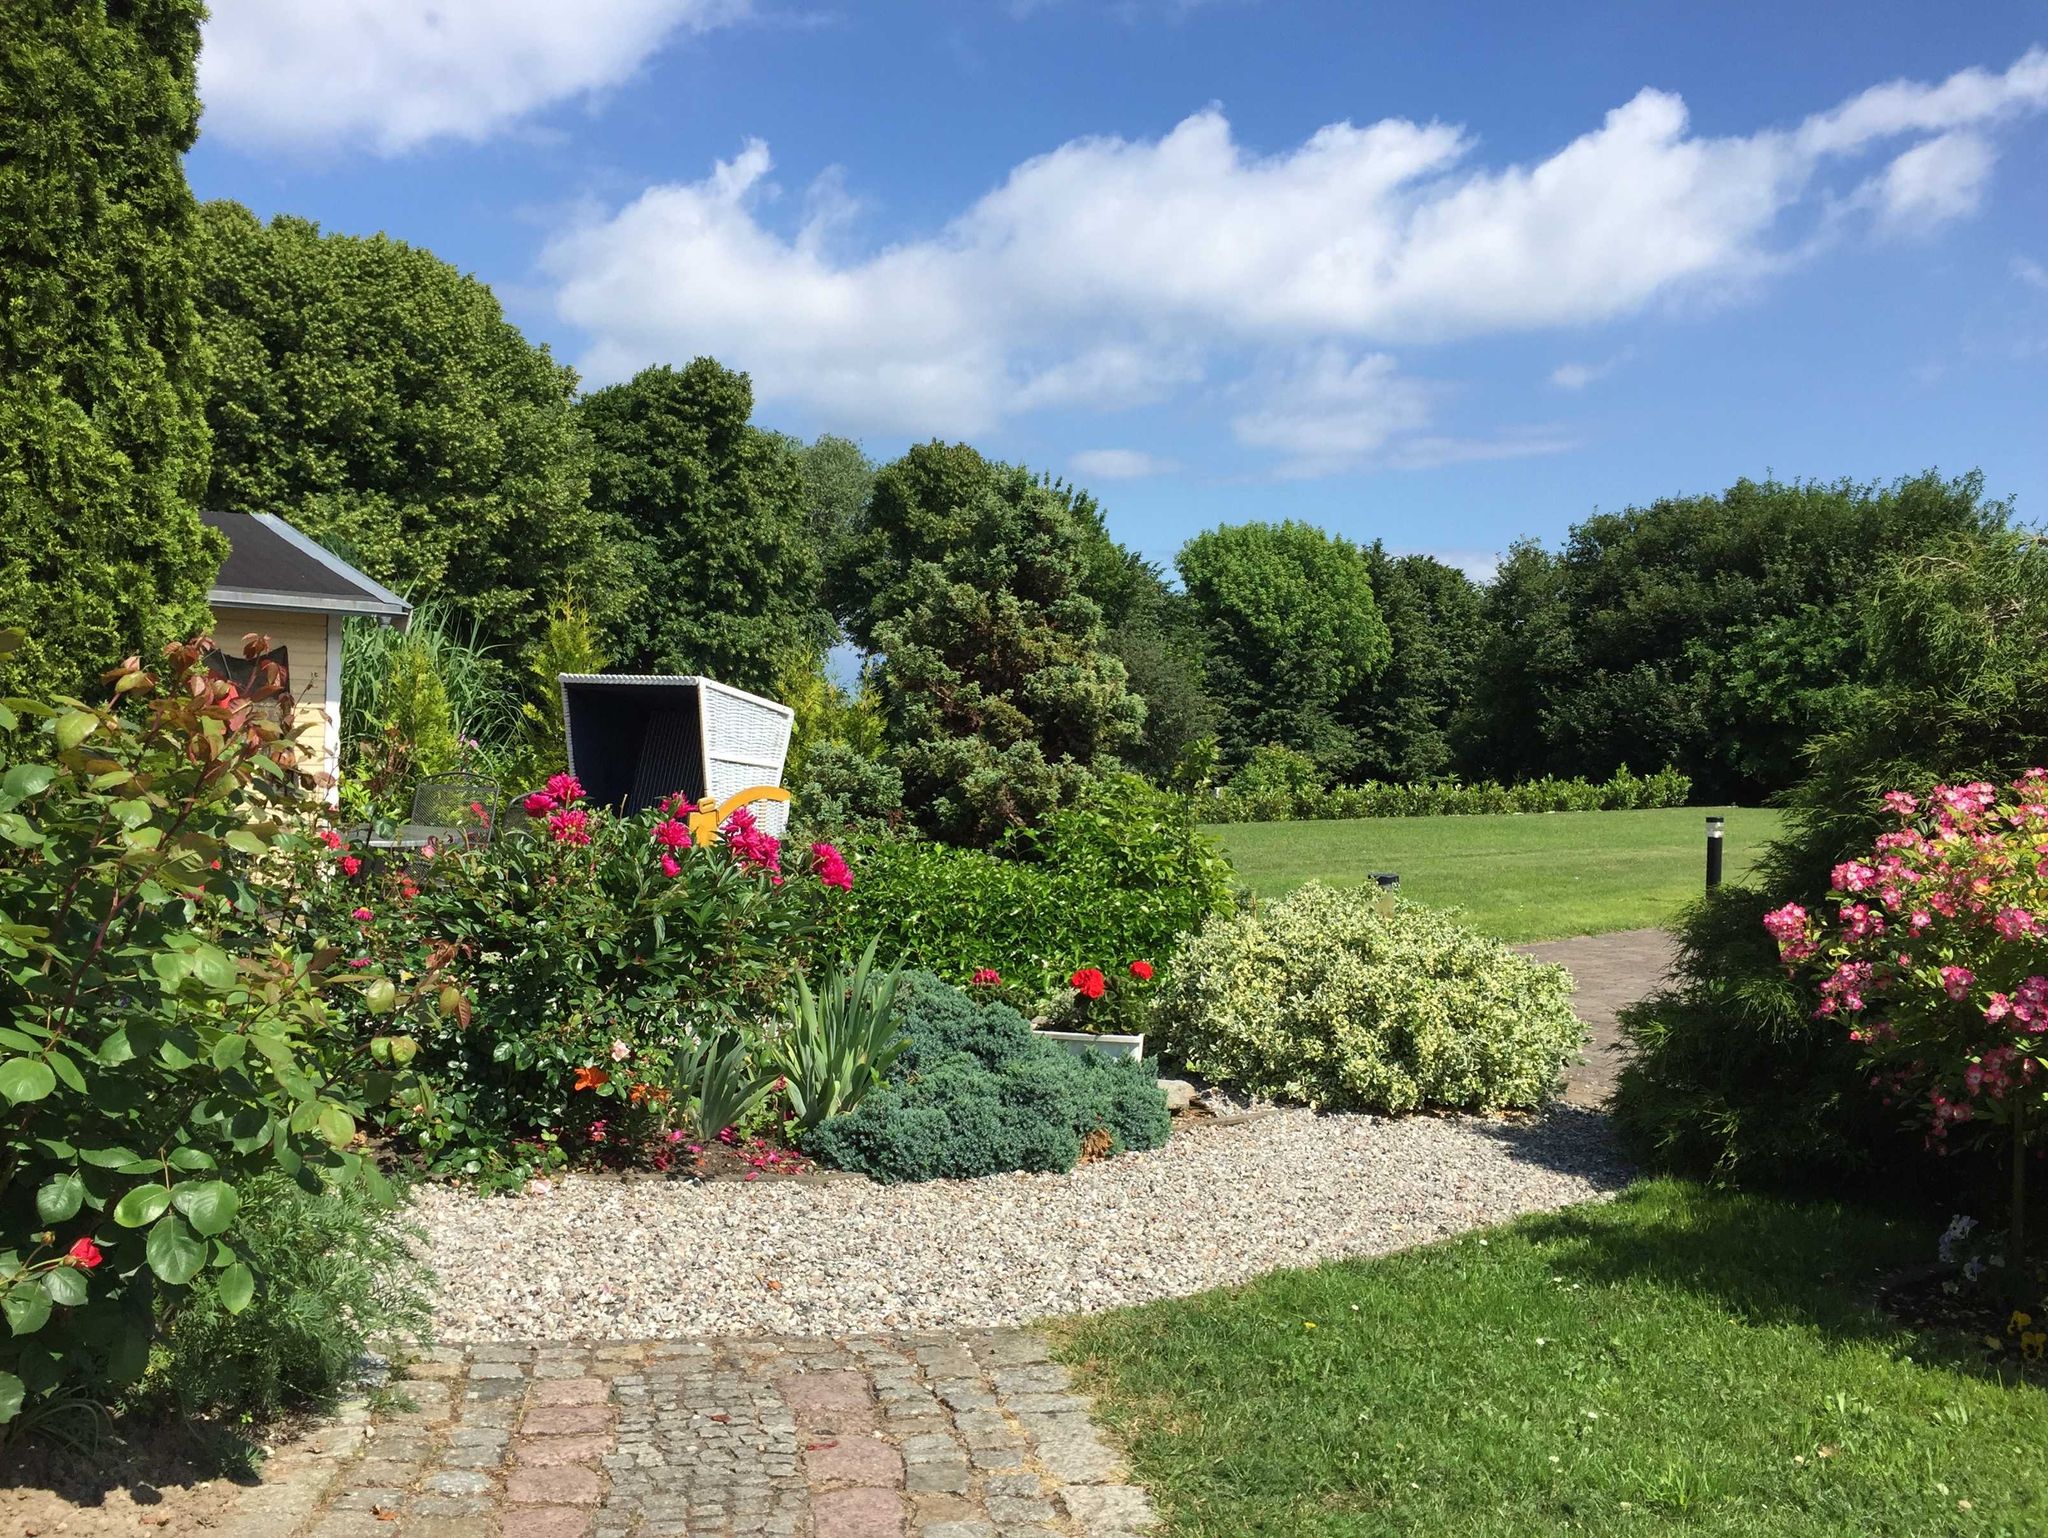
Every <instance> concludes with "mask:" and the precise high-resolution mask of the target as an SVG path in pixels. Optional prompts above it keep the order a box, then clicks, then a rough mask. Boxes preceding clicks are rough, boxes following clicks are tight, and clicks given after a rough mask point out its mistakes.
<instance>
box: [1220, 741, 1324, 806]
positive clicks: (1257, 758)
mask: <svg viewBox="0 0 2048 1538" xmlns="http://www.w3.org/2000/svg"><path fill="white" fill-rule="evenodd" d="M1327 783H1328V782H1327V781H1326V780H1325V779H1324V778H1323V771H1322V770H1321V769H1320V768H1318V767H1317V765H1316V761H1315V760H1314V759H1312V758H1310V757H1309V756H1308V755H1307V754H1306V753H1303V752H1300V751H1298V750H1297V749H1294V748H1289V747H1283V746H1282V745H1281V744H1279V743H1277V742H1269V743H1267V744H1266V745H1265V746H1264V747H1262V748H1253V749H1252V751H1251V753H1250V755H1249V756H1247V757H1246V759H1245V761H1244V762H1243V763H1242V764H1240V765H1239V766H1238V769H1237V772H1236V773H1235V774H1233V775H1232V776H1231V777H1230V787H1229V789H1230V793H1231V794H1232V795H1234V796H1268V795H1280V796H1286V797H1289V798H1299V797H1302V796H1309V795H1313V794H1314V793H1315V792H1317V791H1319V790H1321V789H1322V788H1323V787H1324V785H1325V784H1327Z"/></svg>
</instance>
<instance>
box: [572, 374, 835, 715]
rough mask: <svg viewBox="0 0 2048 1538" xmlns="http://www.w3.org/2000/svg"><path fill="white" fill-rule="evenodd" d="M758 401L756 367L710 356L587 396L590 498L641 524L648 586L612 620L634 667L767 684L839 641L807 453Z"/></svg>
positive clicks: (637, 530)
mask: <svg viewBox="0 0 2048 1538" xmlns="http://www.w3.org/2000/svg"><path fill="white" fill-rule="evenodd" d="M753 410H754V390H753V385H752V383H751V382H750V381H749V380H748V378H747V376H746V375H745V374H740V373H735V372H734V371H733V370H731V369H728V368H725V367H723V366H722V365H720V364H719V363H717V362H715V361H714V360H712V359H710V358H699V359H697V360H696V361H695V362H693V363H691V364H689V365H688V366H687V367H685V368H681V369H673V368H668V367H659V368H650V369H645V370H643V371H642V372H641V373H639V374H637V375H635V376H634V377H633V378H632V379H630V380H628V381H627V382H626V383H624V384H618V385H613V386H611V387H610V388H609V389H604V390H599V391H597V392H596V393H595V394H593V395H591V396H589V397H588V398H587V399H586V400H585V401H584V402H583V407H582V415H583V420H584V422H585V423H586V424H587V425H588V427H589V429H590V433H591V436H592V438H593V439H594V441H595V443H596V446H597V458H596V461H595V464H594V466H593V470H592V474H591V501H592V503H593V504H594V505H595V506H596V507H597V508H598V509H599V510H600V511H601V512H603V513H604V514H606V515H607V516H608V517H610V518H613V519H615V520H617V521H618V522H619V523H620V524H622V525H623V526H624V527H625V528H627V529H628V530H630V531H631V538H632V543H633V561H634V565H635V568H636V569H637V570H638V572H639V573H640V576H641V579H642V581H643V582H644V584H645V593H644V596H643V597H642V598H641V599H640V600H639V601H638V602H637V603H635V604H634V605H633V607H632V609H631V610H630V611H629V612H627V613H626V614H624V615H622V616H621V617H620V618H619V619H618V620H617V621H616V622H615V624H614V626H613V636H614V644H613V648H612V649H613V651H614V653H615V654H616V655H617V657H618V660H619V661H620V662H622V663H623V664H625V665H626V666H627V667H629V668H632V669H642V670H647V671H652V672H660V673H702V674H706V675H708V676H710V677H713V678H718V679H721V680H723V681H724V682H726V683H730V684H734V685H737V686H738V687H740V688H743V689H753V690H756V691H761V692H768V691H771V690H772V689H773V688H774V686H775V682H776V680H777V678H778V677H780V676H782V675H783V674H784V673H786V672H787V671H789V670H790V669H791V668H792V667H799V666H801V665H802V664H803V663H804V662H805V660H806V659H808V658H809V657H811V656H812V655H814V654H815V653H816V652H818V651H819V650H820V649H822V648H823V647H824V646H825V645H826V643H827V642H829V641H830V639H831V621H830V617H829V616H828V615H827V614H826V613H825V611H824V609H823V608H822V606H821V604H822V600H821V597H820V584H821V581H822V571H821V568H820V564H819V557H818V548H817V545H816V543H815V541H814V538H813V534H812V521H811V501H810V497H809V495H808V489H807V486H806V482H805V479H804V475H803V472H802V468H801V464H800V461H799V459H798V456H797V453H796V452H795V451H793V450H792V449H791V448H790V446H789V441H788V440H787V439H782V438H777V437H776V436H774V435H772V434H769V433H765V432H763V431H761V430H760V429H759V428H757V427H755V426H753V425H752V423H751V422H750V421H749V418H750V417H751V416H752V415H753Z"/></svg>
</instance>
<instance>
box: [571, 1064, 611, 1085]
mask: <svg viewBox="0 0 2048 1538" xmlns="http://www.w3.org/2000/svg"><path fill="white" fill-rule="evenodd" d="M611 1081H612V1076H611V1075H610V1074H608V1073H606V1072H605V1071H604V1070H603V1069H602V1068H579V1069H577V1070H576V1088H578V1089H596V1088H597V1087H598V1085H600V1084H609V1083H611Z"/></svg>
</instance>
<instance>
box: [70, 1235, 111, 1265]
mask: <svg viewBox="0 0 2048 1538" xmlns="http://www.w3.org/2000/svg"><path fill="white" fill-rule="evenodd" d="M64 1253H65V1254H66V1255H67V1256H68V1257H69V1258H70V1261H71V1263H72V1264H73V1265H75V1266H76V1267H78V1269H79V1270H81V1271H90V1270H91V1269H92V1268H93V1267H94V1266H96V1265H98V1264H99V1263H100V1262H101V1261H102V1260H104V1259H105V1258H106V1257H105V1256H103V1255H101V1254H100V1247H99V1246H98V1245H97V1244H94V1243H93V1242H92V1240H90V1239H80V1240H79V1241H78V1242H77V1243H76V1244H74V1245H72V1246H71V1248H70V1249H68V1250H66V1251H65V1252H64Z"/></svg>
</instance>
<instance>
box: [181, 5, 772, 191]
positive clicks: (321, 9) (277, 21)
mask: <svg viewBox="0 0 2048 1538" xmlns="http://www.w3.org/2000/svg"><path fill="white" fill-rule="evenodd" d="M747 9H748V0H575V3H574V4H564V3H562V0H212V4H211V12H212V14H211V17H210V19H209V20H208V21H207V23H206V30H205V33H204V46H203V47H202V48H201V49H200V54H199V94H200V100H201V101H202V102H203V103H204V104H205V108H206V112H205V117H204V125H203V126H204V128H205V131H206V132H208V133H210V134H214V133H217V134H219V135H221V137H223V138H225V139H228V140H230V141H232V142H234V143H236V144H241V145H247V146H252V147H256V148H275V147H288V148H306V147H309V146H314V145H324V144H333V143H342V142H362V143H366V144H368V145H369V146H370V147H371V148H372V149H374V150H376V151H377V152H379V153H380V154H386V155H395V154H399V153H402V152H403V151H406V150H409V149H413V148H415V147H417V146H419V145H421V144H424V143H427V142H428V141H430V140H434V139H444V138H447V139H465V140H471V141H474V140H481V139H484V138H488V137H489V136H490V135H492V134H493V133H496V132H499V131H501V130H503V129H505V128H507V127H509V126H511V125H513V124H515V123H517V122H518V121H519V120H520V119H522V118H524V117H526V116H527V115H528V114H530V113H532V112H534V111H536V110H537V109H539V108H542V107H546V106H549V105H551V104H553V103H555V102H559V101H563V100H567V99H570V98H573V97H578V96H584V95H587V94H588V93H590V92H593V91H600V90H603V89H605V88H607V87H609V86H615V85H618V84H619V83H620V82H621V81H623V80H625V79H627V78H628V77H629V76H630V75H632V73H633V72H634V71H635V70H636V69H638V68H639V67H640V65H641V64H643V63H644V62H645V61H646V60H647V59H648V58H649V57H650V56H651V55H653V54H654V53H655V52H656V51H657V50H658V49H659V48H660V47H661V46H662V45H663V44H664V43H666V42H667V41H668V40H669V38H670V37H672V36H674V35H675V34H676V33H678V32H701V31H705V30H708V29H709V28H712V27H717V26H722V25H725V24H727V23H729V22H732V21H736V20H738V19H739V18H740V17H741V16H743V15H745V14H746V11H747Z"/></svg>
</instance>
